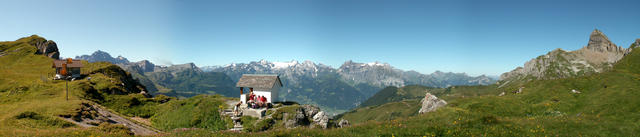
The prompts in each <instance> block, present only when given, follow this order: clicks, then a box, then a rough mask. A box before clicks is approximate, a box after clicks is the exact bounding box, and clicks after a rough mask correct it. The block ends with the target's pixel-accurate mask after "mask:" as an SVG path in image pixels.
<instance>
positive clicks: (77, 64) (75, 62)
mask: <svg viewBox="0 0 640 137" xmlns="http://www.w3.org/2000/svg"><path fill="white" fill-rule="evenodd" d="M65 63H67V60H53V66H51V67H52V68H61V67H62V64H65ZM82 66H83V65H82V61H80V60H71V63H67V68H81V67H82Z"/></svg>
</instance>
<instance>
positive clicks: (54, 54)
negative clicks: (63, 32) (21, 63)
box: [35, 40, 60, 59]
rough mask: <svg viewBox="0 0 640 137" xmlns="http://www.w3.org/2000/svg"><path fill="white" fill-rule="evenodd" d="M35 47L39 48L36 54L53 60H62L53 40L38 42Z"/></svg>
mask: <svg viewBox="0 0 640 137" xmlns="http://www.w3.org/2000/svg"><path fill="white" fill-rule="evenodd" d="M35 46H36V48H38V51H37V52H36V54H42V55H45V56H47V57H50V58H53V59H60V52H59V51H58V45H57V44H56V43H55V42H53V41H52V40H47V41H38V42H37V43H36V44H35Z"/></svg>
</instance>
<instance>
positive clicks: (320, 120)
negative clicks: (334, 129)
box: [313, 111, 329, 128]
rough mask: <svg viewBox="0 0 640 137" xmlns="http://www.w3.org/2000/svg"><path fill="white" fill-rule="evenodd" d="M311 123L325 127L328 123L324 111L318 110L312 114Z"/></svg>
mask: <svg viewBox="0 0 640 137" xmlns="http://www.w3.org/2000/svg"><path fill="white" fill-rule="evenodd" d="M313 125H318V126H320V127H322V128H327V127H328V125H329V116H327V115H326V114H325V113H324V111H320V112H318V113H317V114H316V115H314V116H313Z"/></svg>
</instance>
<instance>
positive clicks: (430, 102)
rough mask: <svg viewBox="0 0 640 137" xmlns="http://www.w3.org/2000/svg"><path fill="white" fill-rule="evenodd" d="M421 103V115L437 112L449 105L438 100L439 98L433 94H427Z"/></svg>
mask: <svg viewBox="0 0 640 137" xmlns="http://www.w3.org/2000/svg"><path fill="white" fill-rule="evenodd" d="M421 102H422V107H421V108H420V110H419V111H418V113H420V114H423V113H427V112H431V111H435V110H436V109H438V108H440V107H443V106H445V105H447V102H446V101H444V100H442V99H438V97H436V96H435V95H431V93H427V94H426V95H425V97H424V98H423V99H422V101H421Z"/></svg>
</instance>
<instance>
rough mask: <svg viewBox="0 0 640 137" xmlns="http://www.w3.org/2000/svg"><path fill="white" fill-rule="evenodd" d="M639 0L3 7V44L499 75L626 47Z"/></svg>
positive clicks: (164, 60)
mask: <svg viewBox="0 0 640 137" xmlns="http://www.w3.org/2000/svg"><path fill="white" fill-rule="evenodd" d="M639 4H640V1H606V2H603V1H571V0H569V1H482V2H479V1H471V0H469V1H411V0H409V1H386V0H374V1H358V0H356V1H352V0H347V1H332V0H330V1H313V0H309V1H298V0H295V1H291V0H282V1H268V2H266V1H253V0H249V1H243V2H237V1H189V2H185V1H170V0H162V1H147V0H142V1H81V0H65V1H46V0H25V1H5V2H3V4H0V8H2V9H5V11H3V14H2V15H0V16H1V17H3V18H5V19H7V20H4V21H2V22H0V26H3V31H1V32H0V41H12V40H16V39H18V38H20V37H26V36H30V35H32V34H37V35H39V36H42V37H45V38H47V39H50V40H54V41H55V42H56V43H57V44H58V46H59V48H60V51H61V56H63V57H75V56H78V55H84V54H91V53H93V52H94V51H96V50H103V51H106V52H108V53H110V54H111V55H112V56H114V57H116V56H118V55H122V56H124V57H126V58H128V59H129V60H131V61H139V60H145V59H146V60H150V61H152V62H154V63H157V64H164V65H167V64H183V63H188V62H193V63H195V64H196V65H198V66H221V65H226V64H230V63H249V62H251V61H259V60H261V59H265V60H267V61H271V62H288V61H291V60H298V61H300V62H302V61H305V60H310V61H313V62H314V63H322V64H325V65H329V66H332V67H339V66H340V65H341V64H342V63H344V62H345V61H348V60H353V61H354V62H361V63H368V62H375V61H379V62H385V63H389V64H390V65H391V66H394V67H396V68H398V69H402V70H415V71H418V72H420V73H425V74H429V73H432V72H434V71H436V70H439V71H443V72H456V73H466V74H469V75H472V76H478V75H482V74H486V75H490V76H498V75H500V74H502V73H504V72H508V71H511V70H512V69H514V68H516V67H518V66H522V65H523V64H524V63H525V62H526V61H529V60H530V59H532V58H535V57H537V56H539V55H543V54H546V53H547V52H549V51H552V50H553V49H556V48H562V49H565V50H576V49H579V48H582V47H583V46H585V45H587V42H588V39H589V34H590V33H591V31H593V30H594V29H599V30H601V31H602V32H604V33H605V34H606V35H607V36H608V37H609V38H610V39H611V41H613V42H614V43H615V44H617V45H618V46H622V47H624V48H627V47H628V46H629V44H631V43H632V42H633V41H634V40H635V39H636V38H640V26H638V25H637V24H638V22H640V15H637V13H640V8H636V7H635V5H639Z"/></svg>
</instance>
